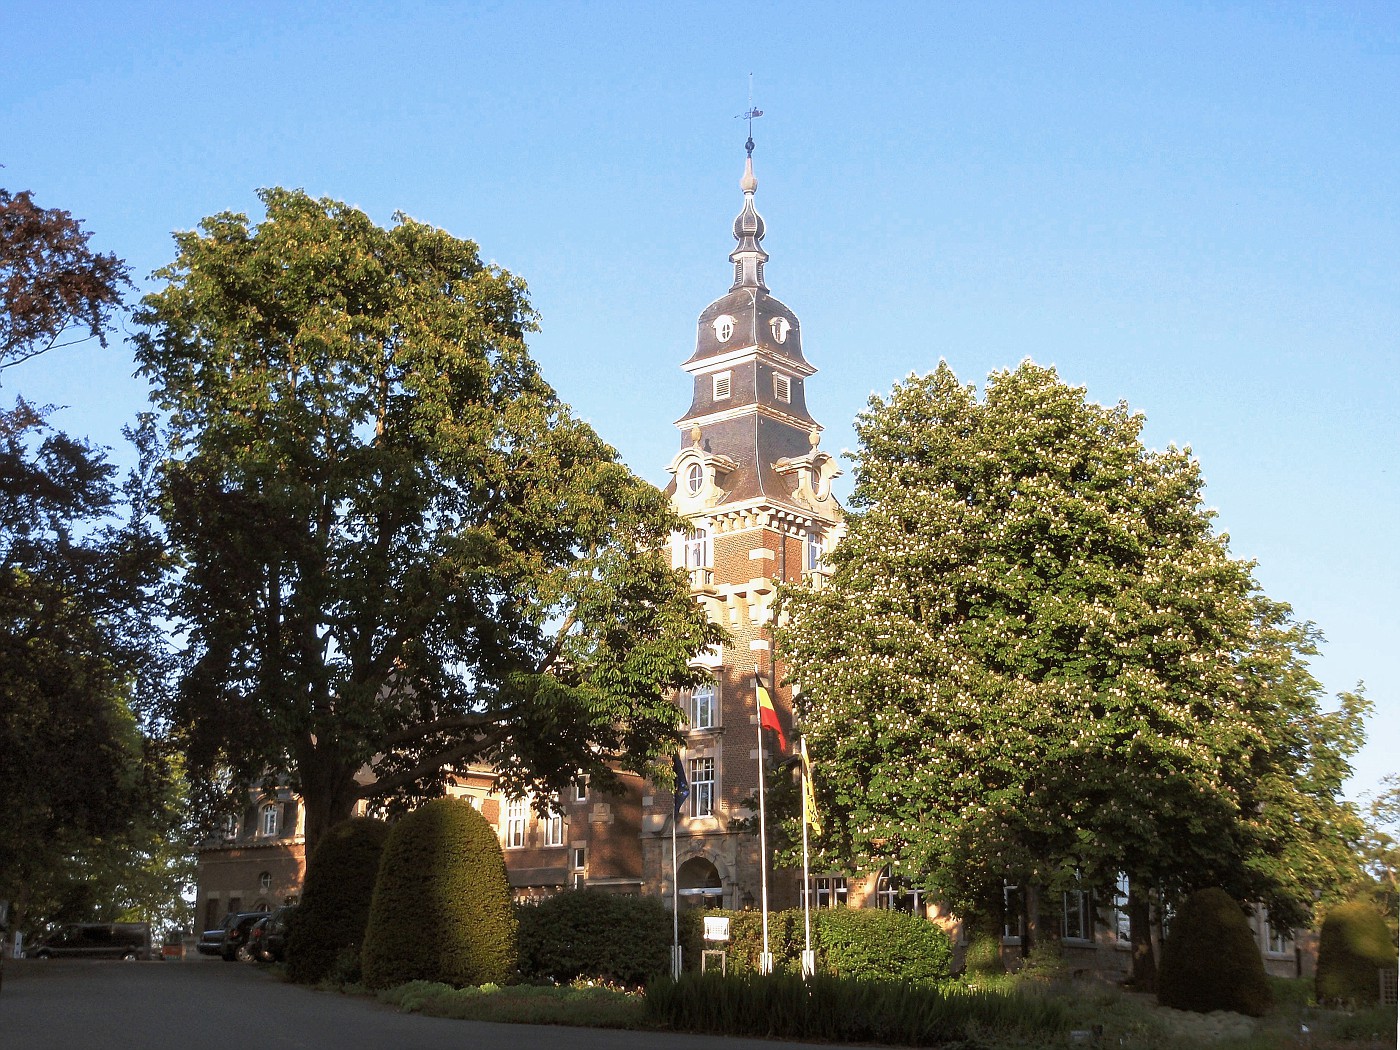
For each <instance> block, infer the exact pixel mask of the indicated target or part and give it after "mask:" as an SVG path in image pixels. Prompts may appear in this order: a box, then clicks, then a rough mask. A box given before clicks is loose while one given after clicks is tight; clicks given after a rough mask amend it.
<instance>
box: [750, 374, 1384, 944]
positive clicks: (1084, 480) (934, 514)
mask: <svg viewBox="0 0 1400 1050" xmlns="http://www.w3.org/2000/svg"><path fill="white" fill-rule="evenodd" d="M856 426H857V433H858V436H859V438H860V442H861V448H860V451H859V452H858V453H857V454H856V457H855V458H856V488H855V492H854V494H853V496H852V498H851V500H850V504H851V508H852V513H851V514H850V515H849V516H848V518H847V535H846V537H845V539H844V540H843V541H842V543H841V545H840V546H839V547H838V548H837V550H836V551H835V552H833V554H832V555H831V557H830V564H831V570H832V575H831V577H830V579H829V581H828V586H826V587H824V588H823V589H821V590H819V591H818V590H809V589H805V588H796V587H794V588H788V589H785V590H784V591H783V592H782V595H781V603H782V608H783V610H784V611H785V614H786V620H785V621H784V622H785V626H784V627H782V628H781V629H780V630H779V632H778V633H779V640H778V644H779V646H780V647H781V648H782V649H783V650H784V651H786V652H787V653H788V655H789V659H790V661H791V663H790V667H791V672H790V675H791V678H792V680H793V681H794V683H795V684H796V685H797V686H798V687H799V690H800V691H799V695H798V699H797V705H798V709H799V713H800V717H801V720H802V722H803V725H804V727H805V730H806V732H807V735H808V746H809V749H810V750H811V752H812V754H813V759H814V762H815V764H816V774H815V778H814V782H815V786H816V789H817V794H818V796H819V804H820V805H821V807H822V810H823V812H824V813H825V814H826V815H827V818H828V820H827V823H828V827H827V829H826V833H825V835H824V836H822V837H821V838H820V839H819V840H818V843H817V848H818V854H819V856H820V858H821V860H820V862H821V863H831V864H832V865H833V866H838V867H844V868H857V869H870V868H875V867H879V866H881V865H883V864H886V863H888V864H889V865H890V867H891V872H892V874H895V875H905V876H910V877H913V878H915V879H917V880H919V881H920V882H921V883H922V884H923V885H924V887H925V888H926V889H928V890H929V891H931V892H933V893H935V894H936V895H937V896H938V897H940V898H941V899H943V900H945V901H947V902H948V903H950V904H952V905H954V906H956V907H958V908H960V909H962V910H966V911H976V910H984V911H995V910H996V908H997V907H999V906H1000V896H1001V888H1002V885H1003V881H1004V880H1006V881H1010V882H1012V883H1015V884H1017V885H1023V886H1030V885H1036V884H1039V885H1041V886H1043V887H1047V888H1049V889H1051V890H1054V889H1058V888H1061V886H1063V887H1064V888H1070V887H1071V886H1084V887H1091V888H1098V889H1103V890H1105V891H1106V890H1108V889H1110V888H1111V887H1112V886H1113V884H1114V880H1115V878H1116V876H1117V874H1118V873H1120V872H1125V871H1126V872H1127V873H1128V874H1129V875H1130V876H1131V879H1130V886H1131V892H1132V893H1133V894H1134V895H1136V897H1137V898H1138V901H1139V903H1141V904H1145V902H1146V900H1147V897H1146V894H1147V892H1148V891H1149V889H1153V888H1156V889H1158V890H1159V891H1164V892H1166V893H1168V894H1171V895H1175V894H1179V893H1183V892H1187V891H1189V890H1191V889H1193V888H1195V887H1197V886H1201V885H1212V884H1214V885H1222V886H1224V887H1226V888H1227V889H1228V890H1229V891H1230V892H1231V893H1232V894H1235V895H1236V896H1238V897H1239V898H1241V899H1244V898H1246V897H1247V898H1250V899H1255V900H1262V901H1264V902H1266V903H1267V904H1268V905H1269V908H1270V912H1271V914H1272V915H1274V916H1275V918H1276V920H1277V921H1279V922H1280V924H1281V925H1288V924H1290V923H1292V922H1298V921H1302V920H1303V919H1304V918H1305V917H1306V915H1307V912H1308V909H1309V908H1310V906H1311V904H1312V901H1313V898H1314V891H1315V890H1318V891H1321V892H1323V893H1324V894H1327V893H1330V892H1335V891H1336V887H1337V886H1339V885H1341V884H1343V883H1345V881H1346V880H1347V878H1349V874H1350V872H1351V870H1352V868H1353V866H1354V861H1353V856H1354V855H1353V852H1352V842H1353V841H1354V838H1355V835H1356V834H1357V832H1358V825H1357V822H1356V817H1355V814H1354V812H1352V810H1351V809H1350V807H1349V805H1348V804H1346V803H1343V802H1341V801H1340V800H1339V792H1340V785H1341V779H1343V778H1344V776H1345V773H1346V771H1347V770H1348V766H1347V759H1348V758H1349V757H1350V755H1351V754H1353V753H1354V752H1355V750H1356V748H1357V747H1359V745H1360V741H1361V724H1362V719H1363V717H1364V715H1365V713H1366V711H1367V710H1368V704H1367V702H1366V701H1365V700H1364V699H1363V698H1361V697H1360V696H1354V695H1348V696H1346V697H1344V698H1343V699H1342V703H1341V707H1340V709H1339V710H1338V711H1336V712H1326V711H1324V710H1323V708H1322V706H1321V703H1320V700H1319V687H1318V685H1317V683H1316V681H1315V680H1314V679H1313V678H1312V677H1311V676H1310V675H1309V674H1308V673H1307V670H1306V664H1305V659H1306V657H1307V656H1308V655H1309V654H1310V653H1311V652H1312V648H1313V645H1314V642H1315V634H1314V632H1313V631H1312V629H1311V627H1310V626H1308V625H1305V624H1298V623H1296V622H1294V621H1293V620H1292V618H1291V613H1290V611H1289V610H1288V608H1287V607H1286V606H1284V605H1281V604H1279V603H1276V602H1272V601H1270V600H1269V599H1268V598H1266V597H1265V596H1264V595H1263V594H1262V593H1261V592H1260V591H1259V588H1258V585H1257V583H1256V581H1255V579H1254V576H1253V572H1252V566H1251V565H1250V564H1249V563H1247V562H1243V561H1240V560H1238V559H1235V558H1232V557H1231V556H1230V553H1229V549H1228V545H1227V538H1226V537H1224V536H1222V535H1218V534H1216V533H1215V532H1214V531H1213V528H1212V512H1210V511H1209V510H1207V509H1206V508H1205V506H1204V504H1203V502H1202V498H1201V496H1202V487H1203V481H1202V478H1201V474H1200V469H1199V466H1198V464H1197V463H1196V461H1195V460H1194V459H1193V458H1192V456H1191V454H1190V451H1189V449H1185V450H1183V449H1177V448H1174V447H1170V448H1168V449H1167V450H1166V451H1164V452H1153V451H1149V450H1148V449H1146V448H1145V447H1144V446H1143V444H1142V442H1141V430H1142V426H1143V418H1142V417H1141V416H1140V415H1137V414H1134V413H1131V412H1129V411H1128V409H1127V408H1126V407H1125V406H1123V405H1121V404H1120V405H1118V406H1116V407H1112V408H1104V407H1102V406H1099V405H1095V404H1092V403H1090V402H1088V401H1087V400H1086V398H1085V394H1084V390H1083V389H1082V388H1076V387H1070V386H1067V385H1065V384H1064V383H1062V382H1061V381H1060V379H1059V377H1058V376H1057V375H1056V373H1055V372H1054V370H1053V369H1046V368H1041V367H1038V366H1036V365H1034V364H1032V363H1030V362H1025V363H1023V364H1022V365H1020V366H1019V367H1018V368H1016V369H1015V370H1013V371H1008V372H1000V373H995V374H993V375H992V376H991V377H990V378H989V380H988V383H987V387H986V391H985V396H984V397H982V398H980V399H979V397H978V396H977V394H976V391H975V390H974V389H973V388H971V387H967V386H963V385H961V384H960V383H959V382H958V380H957V378H956V377H955V376H954V375H953V373H952V371H951V370H950V369H949V368H948V367H947V365H946V364H945V365H940V367H939V368H938V370H937V371H936V372H934V373H933V374H931V375H928V376H923V377H919V376H911V377H909V379H908V380H906V381H905V382H904V383H902V384H900V385H898V386H897V387H896V388H895V389H894V391H893V392H892V394H891V395H890V396H889V397H888V398H887V399H881V398H879V397H874V398H872V399H871V401H870V405H869V408H868V410H867V411H866V412H865V413H864V414H862V415H861V416H860V417H859V418H858V420H857V425H856ZM1143 913H1144V914H1145V908H1144V909H1143ZM1145 936H1146V929H1145V924H1142V923H1138V924H1135V930H1134V938H1135V940H1139V941H1142V942H1143V943H1145V940H1144V938H1145Z"/></svg>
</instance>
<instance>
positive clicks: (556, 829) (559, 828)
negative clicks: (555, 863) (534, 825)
mask: <svg viewBox="0 0 1400 1050" xmlns="http://www.w3.org/2000/svg"><path fill="white" fill-rule="evenodd" d="M543 824H544V844H545V845H546V846H562V845H564V814H562V813H559V812H552V813H550V814H549V815H548V816H547V817H545V818H544V821H543Z"/></svg>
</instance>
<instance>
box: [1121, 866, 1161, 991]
mask: <svg viewBox="0 0 1400 1050" xmlns="http://www.w3.org/2000/svg"><path fill="white" fill-rule="evenodd" d="M1128 928H1129V936H1130V937H1131V939H1132V943H1133V987H1134V988H1136V989H1137V990H1138V991H1139V992H1155V991H1156V990H1157V959H1156V957H1155V956H1154V955H1153V954H1152V908H1151V905H1150V902H1149V901H1148V898H1147V894H1146V893H1145V892H1144V891H1142V890H1140V889H1138V884H1137V880H1133V881H1132V882H1130V883H1129V885H1128Z"/></svg>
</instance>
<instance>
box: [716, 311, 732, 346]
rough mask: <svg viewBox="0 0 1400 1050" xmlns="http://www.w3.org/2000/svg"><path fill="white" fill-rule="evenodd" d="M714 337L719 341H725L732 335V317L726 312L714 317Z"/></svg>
mask: <svg viewBox="0 0 1400 1050" xmlns="http://www.w3.org/2000/svg"><path fill="white" fill-rule="evenodd" d="M714 326H715V338H716V339H718V340H719V341H720V342H721V343H727V342H729V340H730V339H732V338H733V337H734V318H732V317H730V316H729V315H728V314H721V315H720V316H719V317H716V318H715V319H714Z"/></svg>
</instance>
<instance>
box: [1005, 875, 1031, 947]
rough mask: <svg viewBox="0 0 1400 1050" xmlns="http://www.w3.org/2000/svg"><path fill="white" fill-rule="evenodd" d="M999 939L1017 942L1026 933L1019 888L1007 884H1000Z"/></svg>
mask: <svg viewBox="0 0 1400 1050" xmlns="http://www.w3.org/2000/svg"><path fill="white" fill-rule="evenodd" d="M1001 914H1002V920H1001V937H1002V940H1006V941H1019V940H1020V939H1021V938H1022V937H1023V936H1025V932H1026V916H1025V909H1024V908H1023V907H1022V906H1021V887H1020V886H1013V885H1011V883H1009V882H1003V883H1002V884H1001Z"/></svg>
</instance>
